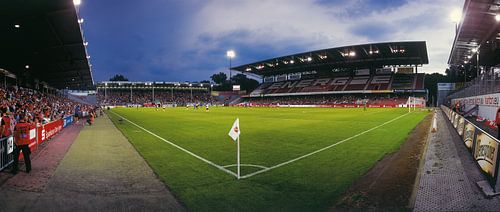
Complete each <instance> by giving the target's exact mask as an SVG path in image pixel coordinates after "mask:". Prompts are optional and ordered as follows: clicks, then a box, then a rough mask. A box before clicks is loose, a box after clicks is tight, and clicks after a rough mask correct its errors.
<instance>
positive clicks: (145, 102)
mask: <svg viewBox="0 0 500 212" xmlns="http://www.w3.org/2000/svg"><path fill="white" fill-rule="evenodd" d="M96 87H97V100H98V102H99V104H101V105H107V106H110V105H112V106H144V107H151V106H155V105H159V104H161V105H169V106H186V105H194V104H203V105H204V104H215V102H216V97H212V95H211V91H212V90H211V89H212V85H211V84H209V83H189V82H128V81H104V82H100V83H98V84H97V86H96Z"/></svg>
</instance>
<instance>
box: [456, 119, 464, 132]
mask: <svg viewBox="0 0 500 212" xmlns="http://www.w3.org/2000/svg"><path fill="white" fill-rule="evenodd" d="M464 124H465V119H464V117H462V116H460V117H459V118H458V125H457V131H458V135H460V136H462V135H463V134H464Z"/></svg>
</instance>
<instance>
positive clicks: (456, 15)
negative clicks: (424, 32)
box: [450, 8, 462, 23]
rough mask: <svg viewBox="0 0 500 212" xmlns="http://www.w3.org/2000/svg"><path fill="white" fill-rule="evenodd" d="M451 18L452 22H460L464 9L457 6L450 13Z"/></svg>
mask: <svg viewBox="0 0 500 212" xmlns="http://www.w3.org/2000/svg"><path fill="white" fill-rule="evenodd" d="M450 19H451V21H452V22H455V23H458V22H460V20H461V19H462V11H460V9H458V8H455V9H453V10H452V11H451V13H450Z"/></svg>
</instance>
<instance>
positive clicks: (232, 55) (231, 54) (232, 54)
mask: <svg viewBox="0 0 500 212" xmlns="http://www.w3.org/2000/svg"><path fill="white" fill-rule="evenodd" d="M226 56H228V57H229V58H234V57H235V56H236V53H235V52H234V51H233V50H229V51H227V52H226Z"/></svg>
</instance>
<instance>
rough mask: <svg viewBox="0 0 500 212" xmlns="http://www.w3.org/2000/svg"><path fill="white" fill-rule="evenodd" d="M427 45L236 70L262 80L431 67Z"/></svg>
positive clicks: (316, 54) (310, 55) (347, 51)
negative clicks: (343, 70)
mask: <svg viewBox="0 0 500 212" xmlns="http://www.w3.org/2000/svg"><path fill="white" fill-rule="evenodd" d="M428 63H429V58H428V56H427V47H426V43H425V41H411V42H389V43H371V44H362V45H354V46H343V47H336V48H330V49H322V50H316V51H310V52H303V53H298V54H293V55H286V56H282V57H276V58H272V59H267V60H263V61H259V62H255V63H250V64H245V65H241V66H238V67H234V68H232V69H233V70H236V71H240V72H243V73H252V74H257V75H262V76H268V75H276V74H283V73H294V72H300V71H308V70H311V69H314V68H317V69H330V70H333V69H338V68H370V67H374V68H378V67H382V66H390V65H422V64H428Z"/></svg>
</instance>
